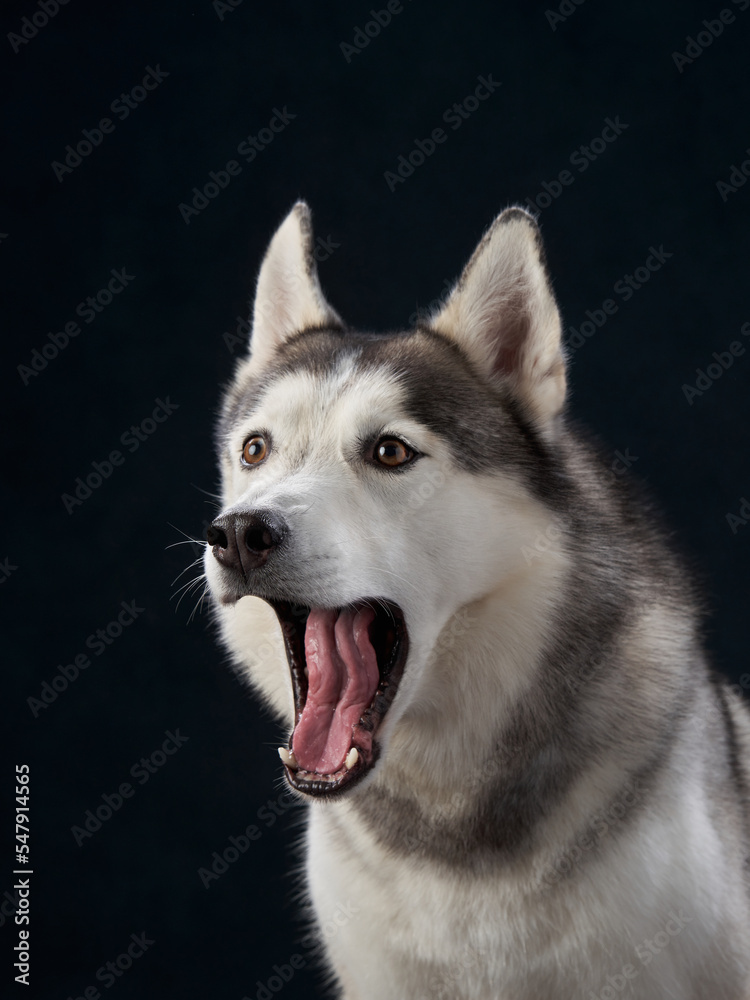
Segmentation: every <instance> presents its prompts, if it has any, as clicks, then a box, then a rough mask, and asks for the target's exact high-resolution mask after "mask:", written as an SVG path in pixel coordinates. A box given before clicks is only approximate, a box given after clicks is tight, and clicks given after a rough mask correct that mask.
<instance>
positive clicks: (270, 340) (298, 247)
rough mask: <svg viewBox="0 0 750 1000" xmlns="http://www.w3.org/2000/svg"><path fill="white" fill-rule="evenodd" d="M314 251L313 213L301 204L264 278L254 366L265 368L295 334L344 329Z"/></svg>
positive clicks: (279, 237)
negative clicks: (324, 288) (322, 281)
mask: <svg viewBox="0 0 750 1000" xmlns="http://www.w3.org/2000/svg"><path fill="white" fill-rule="evenodd" d="M313 249H314V247H313V233H312V219H311V214H310V209H309V207H308V206H307V204H306V203H305V202H304V201H298V202H297V203H296V204H295V206H294V208H292V210H291V212H290V213H289V215H287V217H286V218H285V219H284V221H283V222H282V223H281V225H280V226H279V228H278V229H277V230H276V232H275V233H274V236H273V239H272V240H271V242H270V244H269V246H268V250H267V251H266V255H265V257H264V258H263V263H262V264H261V268H260V274H259V275H258V284H257V288H256V291H255V304H254V306H253V331H252V335H251V337H250V359H251V361H252V364H253V367H256V366H257V367H259V368H262V367H264V366H265V365H266V364H267V363H268V362H269V361H270V359H271V358H272V357H273V355H274V354H275V353H276V351H277V350H278V349H279V347H280V346H281V345H282V344H283V343H284V341H285V340H287V339H288V338H289V337H291V336H292V335H293V334H295V333H299V332H300V331H302V330H306V329H308V328H310V327H313V328H314V327H322V326H324V327H335V328H337V329H341V328H342V327H343V323H342V321H341V318H340V317H339V316H338V314H337V313H336V312H335V310H334V309H333V308H332V307H331V306H330V305H329V304H328V302H327V301H326V298H325V296H324V295H323V291H322V289H321V287H320V281H319V280H318V269H317V266H316V264H315V257H314V256H313Z"/></svg>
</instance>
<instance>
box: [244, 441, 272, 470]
mask: <svg viewBox="0 0 750 1000" xmlns="http://www.w3.org/2000/svg"><path fill="white" fill-rule="evenodd" d="M267 454H268V445H267V444H266V439H265V438H264V437H263V436H262V435H261V434H253V436H252V437H251V438H248V439H247V441H245V445H244V447H243V449H242V464H243V465H257V464H258V463H259V462H262V461H263V459H264V458H265V457H266V455H267Z"/></svg>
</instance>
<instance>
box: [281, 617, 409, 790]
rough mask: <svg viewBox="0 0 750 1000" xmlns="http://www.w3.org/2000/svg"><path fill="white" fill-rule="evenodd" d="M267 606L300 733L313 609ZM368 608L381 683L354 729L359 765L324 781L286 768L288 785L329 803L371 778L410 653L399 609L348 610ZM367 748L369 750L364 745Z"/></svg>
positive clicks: (343, 767)
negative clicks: (365, 737) (307, 629)
mask: <svg viewBox="0 0 750 1000" xmlns="http://www.w3.org/2000/svg"><path fill="white" fill-rule="evenodd" d="M266 600H267V603H268V604H270V605H271V607H272V608H273V609H274V611H275V612H276V617H277V618H278V621H279V625H280V626H281V632H282V635H283V637H284V646H285V649H286V656H287V662H288V664H289V670H290V673H291V677H292V689H293V691H294V729H296V728H297V723H298V722H299V719H300V716H301V714H302V710H303V708H304V707H305V701H306V699H307V677H306V676H305V645H304V642H305V626H306V623H307V617H308V615H309V613H310V608H309V607H308V606H306V605H301V604H293V603H291V602H290V601H284V600H268V599H266ZM364 605H368V606H370V607H372V608H374V609H375V610H376V612H377V617H376V619H375V622H374V623H373V626H371V628H373V629H374V632H373V633H372V635H373V645H375V646H376V652H377V654H378V669H379V671H380V682H379V684H378V689H377V691H376V693H375V697H374V698H373V700H372V704H371V705H370V707H369V708H368V709H367V710H366V711H365V713H364V714H363V715H362V716H361V717H360V720H359V722H358V723H357V725H356V726H355V730H354V738H353V741H352V746H354V747H356V748H357V750H358V752H359V759H358V760H357V762H356V763H355V764H354V766H353V767H352V768H351V769H347V768H346V767H345V766H342V767H341V768H340V769H339V770H338V771H337V772H335V773H334V774H332V775H326V776H322V775H319V774H315V773H313V772H309V771H304V770H301V769H294V768H291V767H289V765H287V764H284V765H283V767H284V773H285V776H286V780H287V781H288V782H289V784H290V785H291V786H292V788H294V789H296V790H297V791H298V792H302V793H304V794H305V795H309V796H312V797H314V798H319V799H320V798H325V799H331V798H334V797H336V796H338V795H341V794H342V793H343V792H345V791H348V790H349V789H351V788H353V787H354V786H355V785H357V784H358V783H359V782H360V781H362V779H363V778H365V777H366V776H367V774H369V773H370V771H371V770H372V769H373V767H374V766H375V764H376V763H377V761H378V759H379V757H380V743H379V741H378V738H377V737H378V731H379V729H380V727H381V726H382V723H383V720H384V719H385V716H386V715H387V713H388V710H389V708H390V706H391V704H392V702H393V700H394V698H395V696H396V692H397V690H398V686H399V683H400V681H401V677H402V676H403V672H404V666H405V664H406V658H407V655H408V649H409V636H408V632H407V628H406V622H405V619H404V613H403V611H402V610H401V608H400V607H399V606H398V605H397V604H394V603H393V602H392V601H388V600H384V599H382V598H377V599H375V598H367V599H363V600H361V601H355V602H352V604H351V605H347V606H348V607H361V606H364ZM294 729H293V730H292V733H291V734H290V736H289V740H288V742H287V749H289V750H291V748H292V737H293V735H294ZM359 734H369V739H368V740H365V741H361V742H358V739H357V736H358V735H359ZM366 744H369V746H368V745H366Z"/></svg>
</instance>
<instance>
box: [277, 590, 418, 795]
mask: <svg viewBox="0 0 750 1000" xmlns="http://www.w3.org/2000/svg"><path fill="white" fill-rule="evenodd" d="M269 603H271V605H272V607H273V609H274V611H275V612H276V614H277V616H278V619H279V623H280V625H281V630H282V633H283V636H284V642H285V645H286V653H287V659H288V660H289V667H290V669H291V674H292V685H293V688H294V716H295V718H294V731H293V732H292V735H291V737H290V739H289V744H288V746H287V747H281V748H280V750H279V755H280V756H281V759H282V761H283V763H284V769H285V771H286V777H287V780H288V781H289V783H290V784H291V785H292V786H293V787H294V788H296V789H297V790H298V791H300V792H305V793H307V794H308V795H315V796H318V797H326V796H328V797H330V796H332V795H335V794H338V793H340V792H341V791H343V790H344V789H345V788H349V787H351V786H352V785H353V784H354V783H355V782H357V781H359V780H361V779H362V778H363V777H364V776H365V775H366V774H367V772H368V771H369V770H370V769H371V768H372V766H373V765H374V764H375V762H376V760H377V758H378V754H379V750H380V747H379V742H378V731H379V729H380V727H381V725H382V723H383V720H384V718H385V716H386V713H387V712H388V709H389V707H390V705H391V703H392V701H393V698H394V696H395V693H396V689H397V687H398V683H399V681H400V679H401V675H402V673H403V669H404V663H405V661H406V654H407V647H408V637H407V632H406V625H405V623H404V616H403V613H402V611H401V609H400V608H398V607H397V606H396V605H395V604H392V603H390V602H385V601H382V600H374V599H372V600H363V601H358V602H357V603H355V604H351V605H347V606H346V607H343V608H334V609H330V608H300V607H298V606H295V607H294V608H293V607H292V605H291V604H289V603H287V602H283V601H271V602H269Z"/></svg>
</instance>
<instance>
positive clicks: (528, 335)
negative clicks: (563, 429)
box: [429, 208, 565, 429]
mask: <svg viewBox="0 0 750 1000" xmlns="http://www.w3.org/2000/svg"><path fill="white" fill-rule="evenodd" d="M429 325H430V326H431V327H432V328H433V329H435V330H437V331H438V332H439V333H442V334H444V335H446V336H448V337H450V338H451V339H452V340H454V341H456V342H457V343H458V344H459V345H460V346H461V347H462V348H463V349H464V350H465V351H466V353H467V354H468V355H469V357H470V358H471V359H472V360H473V361H474V363H475V364H476V365H477V366H478V367H479V369H480V370H481V371H483V372H484V373H485V374H486V375H488V376H489V377H490V378H501V379H503V381H505V382H506V383H507V384H509V386H510V389H511V391H512V393H513V395H514V396H515V397H516V398H517V399H518V401H519V402H520V403H521V405H522V406H523V408H524V410H525V411H526V413H527V414H528V415H529V417H530V418H531V419H532V420H533V421H534V423H535V424H537V426H539V427H540V429H543V428H545V427H546V426H547V425H549V423H550V422H551V421H552V420H553V419H554V417H555V416H557V414H558V413H560V411H561V410H562V408H563V404H564V401H565V359H564V357H563V353H562V345H561V336H560V314H559V312H558V309H557V304H556V303H555V298H554V295H553V294H552V289H551V288H550V283H549V279H548V277H547V270H546V267H545V264H544V250H543V247H542V241H541V236H540V233H539V228H538V227H537V224H536V222H535V221H534V219H533V217H532V216H531V215H529V214H528V212H526V211H524V210H523V209H521V208H508V209H506V210H505V211H504V212H502V213H501V214H500V215H499V216H498V217H497V218H496V219H495V221H494V222H493V224H492V226H491V227H490V229H489V230H488V232H487V233H486V235H485V237H484V239H483V240H482V242H481V243H480V244H479V246H478V247H477V249H476V250H475V251H474V254H473V256H472V258H471V260H470V261H469V263H468V264H467V265H466V267H465V268H464V272H463V274H462V275H461V278H460V279H459V281H458V283H457V285H456V286H455V287H454V289H453V291H452V292H451V294H450V297H449V299H448V301H447V303H446V304H445V306H444V307H443V309H441V310H440V312H438V313H437V315H435V316H433V317H432V319H431V320H430V323H429Z"/></svg>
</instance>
